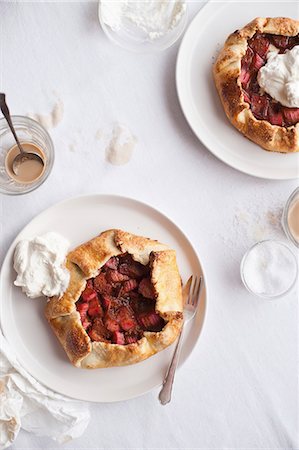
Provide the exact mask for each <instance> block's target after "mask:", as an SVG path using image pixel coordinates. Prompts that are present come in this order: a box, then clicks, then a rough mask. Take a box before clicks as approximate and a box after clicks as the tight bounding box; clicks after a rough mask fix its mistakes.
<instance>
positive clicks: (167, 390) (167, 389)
mask: <svg viewBox="0 0 299 450" xmlns="http://www.w3.org/2000/svg"><path fill="white" fill-rule="evenodd" d="M182 335H183V327H182V328H181V331H180V334H179V337H178V340H177V343H176V346H175V349H174V352H173V356H172V360H171V363H170V364H169V367H168V370H167V373H166V375H165V378H164V381H163V386H162V389H161V391H160V393H159V400H160V403H161V404H162V405H166V404H167V403H169V402H170V400H171V392H172V386H173V381H174V376H175V371H176V368H177V366H178V362H179V358H180V351H181V342H182Z"/></svg>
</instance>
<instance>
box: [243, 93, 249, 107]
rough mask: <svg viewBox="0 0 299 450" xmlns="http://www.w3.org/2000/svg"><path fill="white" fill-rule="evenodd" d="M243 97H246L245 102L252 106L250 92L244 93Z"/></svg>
mask: <svg viewBox="0 0 299 450" xmlns="http://www.w3.org/2000/svg"><path fill="white" fill-rule="evenodd" d="M243 97H244V102H247V103H249V104H250V96H249V94H248V92H246V91H243Z"/></svg>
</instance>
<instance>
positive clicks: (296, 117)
mask: <svg viewBox="0 0 299 450" xmlns="http://www.w3.org/2000/svg"><path fill="white" fill-rule="evenodd" d="M270 44H272V45H274V46H275V47H276V48H278V49H279V53H285V52H286V51H287V50H291V49H292V48H293V47H295V46H296V45H299V35H297V36H293V37H288V36H277V35H275V34H262V33H256V34H255V35H254V36H253V37H252V38H251V39H249V41H248V48H247V51H246V53H245V55H244V56H243V58H242V61H241V73H240V76H239V79H240V82H241V85H242V92H243V96H244V101H245V102H247V103H249V105H250V108H251V111H252V113H253V115H254V116H255V118H256V119H258V120H267V121H268V122H270V123H271V124H272V125H279V126H283V127H290V126H292V125H295V124H296V123H297V122H299V108H287V107H286V106H283V105H282V104H281V103H279V102H277V101H276V100H274V99H273V98H272V97H271V96H270V95H268V94H266V93H263V92H261V89H260V86H259V84H258V81H257V75H258V71H259V69H260V68H261V67H262V66H263V65H265V64H266V62H267V53H268V51H269V47H270Z"/></svg>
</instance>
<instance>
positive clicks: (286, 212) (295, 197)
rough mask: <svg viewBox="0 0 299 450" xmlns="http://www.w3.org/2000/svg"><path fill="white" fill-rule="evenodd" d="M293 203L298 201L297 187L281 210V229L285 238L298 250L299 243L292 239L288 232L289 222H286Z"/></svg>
mask: <svg viewBox="0 0 299 450" xmlns="http://www.w3.org/2000/svg"><path fill="white" fill-rule="evenodd" d="M295 201H299V187H297V188H296V189H295V190H294V191H293V192H292V194H291V195H290V197H289V198H288V200H287V202H286V204H285V207H284V210H283V214H282V218H281V224H282V228H283V230H284V232H285V234H286V236H287V238H288V239H289V240H290V241H291V242H292V243H293V244H294V245H296V247H298V248H299V242H297V241H296V239H295V238H294V236H293V235H292V232H291V230H290V227H289V222H288V216H289V211H290V208H291V207H292V206H293V204H294V202H295Z"/></svg>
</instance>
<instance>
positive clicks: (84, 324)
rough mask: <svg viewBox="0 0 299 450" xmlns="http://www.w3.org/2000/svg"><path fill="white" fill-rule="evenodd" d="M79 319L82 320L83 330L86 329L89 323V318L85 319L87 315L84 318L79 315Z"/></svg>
mask: <svg viewBox="0 0 299 450" xmlns="http://www.w3.org/2000/svg"><path fill="white" fill-rule="evenodd" d="M81 321H82V326H83V328H84V329H85V330H87V329H88V328H89V327H90V325H91V321H90V320H89V319H87V317H86V318H85V319H82V317H81Z"/></svg>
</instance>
